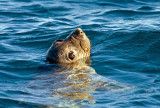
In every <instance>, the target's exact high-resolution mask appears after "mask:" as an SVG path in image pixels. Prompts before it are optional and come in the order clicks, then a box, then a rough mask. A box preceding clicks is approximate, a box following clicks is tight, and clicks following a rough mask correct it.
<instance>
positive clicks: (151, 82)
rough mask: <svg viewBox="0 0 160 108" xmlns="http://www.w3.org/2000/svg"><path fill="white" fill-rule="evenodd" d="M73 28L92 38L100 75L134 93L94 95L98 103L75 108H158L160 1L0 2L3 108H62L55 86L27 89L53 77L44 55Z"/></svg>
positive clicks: (0, 99) (0, 102)
mask: <svg viewBox="0 0 160 108" xmlns="http://www.w3.org/2000/svg"><path fill="white" fill-rule="evenodd" d="M75 28H82V29H83V31H84V32H85V33H86V34H87V36H88V37H89V39H90V41H91V43H92V49H91V59H92V64H91V67H93V68H94V69H95V70H96V72H97V73H98V74H99V75H101V76H103V77H106V78H107V79H111V80H114V81H117V82H120V83H123V84H127V85H130V86H134V87H135V88H132V89H130V90H128V91H124V92H120V93H117V92H111V91H93V93H92V94H91V95H93V96H94V99H93V100H92V101H94V102H86V103H85V104H84V102H83V104H82V103H78V104H77V103H76V107H93V108H106V107H116V108H119V107H138V108H139V107H154V108H157V107H159V106H160V1H159V0H59V1H58V0H0V107H2V108H41V107H42V108H44V107H46V106H55V107H58V106H56V105H57V103H60V101H61V100H57V101H55V100H54V101H53V100H52V97H54V95H53V96H51V95H49V94H50V93H51V92H52V91H50V90H51V89H50V88H49V87H51V85H52V83H49V82H48V85H47V86H46V85H44V87H43V89H36V88H34V87H30V86H29V85H31V84H32V83H36V85H37V87H38V86H39V87H42V86H43V84H42V83H41V82H38V81H36V82H34V80H36V78H38V77H39V76H40V75H42V74H45V75H46V76H50V74H51V72H49V70H50V66H51V65H50V64H49V63H47V62H45V55H46V51H47V50H48V48H49V47H50V45H51V44H52V42H54V41H55V40H56V39H64V38H65V37H66V36H67V35H69V34H70V32H71V31H72V30H75ZM48 78H52V77H48ZM49 96H50V97H49ZM73 104H74V102H73ZM63 105H64V104H62V107H63Z"/></svg>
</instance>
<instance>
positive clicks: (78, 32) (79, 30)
mask: <svg viewBox="0 0 160 108" xmlns="http://www.w3.org/2000/svg"><path fill="white" fill-rule="evenodd" d="M82 33H83V31H82V29H81V28H77V29H76V30H75V31H74V32H73V34H75V35H81V34H82Z"/></svg>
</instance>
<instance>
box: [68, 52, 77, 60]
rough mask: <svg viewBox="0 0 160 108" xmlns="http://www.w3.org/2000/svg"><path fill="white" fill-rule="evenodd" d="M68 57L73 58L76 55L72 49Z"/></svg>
mask: <svg viewBox="0 0 160 108" xmlns="http://www.w3.org/2000/svg"><path fill="white" fill-rule="evenodd" d="M68 57H69V59H71V60H73V59H74V57H75V55H74V52H73V51H70V52H69V54H68Z"/></svg>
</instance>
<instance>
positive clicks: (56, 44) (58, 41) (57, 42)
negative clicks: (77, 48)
mask: <svg viewBox="0 0 160 108" xmlns="http://www.w3.org/2000/svg"><path fill="white" fill-rule="evenodd" d="M62 43H63V40H56V41H55V42H54V45H55V46H56V47H58V46H60V45H61V44H62Z"/></svg>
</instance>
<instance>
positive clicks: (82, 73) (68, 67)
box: [29, 58, 133, 107]
mask: <svg viewBox="0 0 160 108" xmlns="http://www.w3.org/2000/svg"><path fill="white" fill-rule="evenodd" d="M90 65H91V60H90V58H83V59H81V60H78V61H76V62H75V63H70V64H59V67H57V68H54V71H53V70H51V72H47V73H46V72H45V75H42V76H39V77H37V78H36V79H35V80H33V81H32V82H30V84H29V86H30V88H33V89H50V90H49V92H50V93H48V94H50V96H49V97H52V99H53V101H54V100H56V101H58V102H57V104H58V106H59V105H61V104H62V103H63V102H65V104H67V106H68V105H70V104H71V103H72V104H74V105H76V106H77V107H78V106H79V107H80V106H81V104H82V103H83V102H85V103H86V104H87V103H90V104H91V103H96V101H95V99H94V98H95V97H94V94H93V92H94V91H112V92H125V91H126V90H129V89H131V88H133V87H132V86H128V85H125V84H121V83H118V82H116V81H112V80H109V79H107V78H105V77H103V76H101V75H98V74H97V73H96V72H95V70H94V69H93V68H92V67H90ZM48 73H50V74H48ZM37 83H40V85H39V84H38V85H37ZM36 86H37V87H36ZM62 100H63V102H62ZM86 101H87V102H86ZM83 104H84V103H83ZM63 107H65V106H63Z"/></svg>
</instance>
